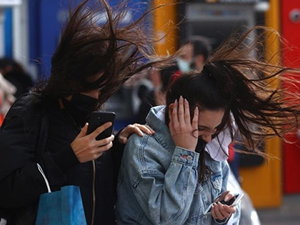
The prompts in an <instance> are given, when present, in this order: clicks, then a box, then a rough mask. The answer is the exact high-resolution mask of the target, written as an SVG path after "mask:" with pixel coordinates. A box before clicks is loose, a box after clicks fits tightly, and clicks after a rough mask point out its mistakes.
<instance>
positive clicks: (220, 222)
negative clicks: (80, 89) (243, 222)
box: [214, 218, 229, 224]
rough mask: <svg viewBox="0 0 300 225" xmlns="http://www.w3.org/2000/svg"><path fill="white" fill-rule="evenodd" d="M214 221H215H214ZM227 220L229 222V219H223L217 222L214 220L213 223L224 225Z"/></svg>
mask: <svg viewBox="0 0 300 225" xmlns="http://www.w3.org/2000/svg"><path fill="white" fill-rule="evenodd" d="M214 220H215V219H214ZM228 220H229V218H225V219H223V220H218V219H216V220H215V223H216V224H226V223H227V222H228Z"/></svg>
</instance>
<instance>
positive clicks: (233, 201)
mask: <svg viewBox="0 0 300 225" xmlns="http://www.w3.org/2000/svg"><path fill="white" fill-rule="evenodd" d="M243 196H244V194H243V193H239V194H236V195H234V196H233V197H232V198H231V199H229V200H228V201H224V200H220V201H219V202H220V203H222V204H224V205H229V206H231V207H234V206H237V205H238V204H239V203H240V201H241V199H242V197H243ZM218 200H219V199H218V198H217V199H216V200H215V201H214V202H218ZM212 206H213V203H212V204H210V205H209V206H208V207H207V209H206V210H205V211H204V215H207V214H209V213H210V211H211V207H212Z"/></svg>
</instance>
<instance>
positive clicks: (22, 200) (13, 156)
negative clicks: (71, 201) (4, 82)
mask: <svg viewBox="0 0 300 225" xmlns="http://www.w3.org/2000/svg"><path fill="white" fill-rule="evenodd" d="M21 116H22V115H20V116H17V115H16V114H14V115H7V119H6V121H5V126H4V127H3V128H2V129H1V131H0V207H3V208H15V207H23V206H26V205H29V204H31V203H33V202H35V201H37V200H38V198H39V196H40V195H41V194H42V193H45V192H47V189H46V185H45V182H44V179H43V178H42V175H41V174H40V173H39V171H38V169H37V166H36V162H35V145H36V141H37V138H38V133H39V127H40V123H39V122H38V121H40V120H36V121H35V123H32V125H31V126H34V127H33V128H32V129H30V131H28V129H26V128H25V127H26V126H25V125H24V119H23V118H22V117H21ZM41 157H42V158H43V162H44V163H45V164H53V163H54V160H53V159H50V158H51V156H50V155H49V154H47V153H42V156H41ZM47 158H49V160H47ZM47 168H55V166H53V165H47ZM48 174H49V177H53V176H55V177H56V179H55V181H56V184H55V185H58V184H62V183H63V182H64V180H65V175H64V174H63V173H62V172H61V171H60V170H58V169H56V170H55V169H54V170H51V171H47V176H48Z"/></svg>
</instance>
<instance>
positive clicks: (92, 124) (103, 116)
mask: <svg viewBox="0 0 300 225" xmlns="http://www.w3.org/2000/svg"><path fill="white" fill-rule="evenodd" d="M115 118H116V114H115V113H114V112H109V111H94V112H92V113H91V116H90V118H89V120H88V123H89V126H88V131H87V134H90V133H92V132H93V131H94V130H96V129H97V128H98V127H99V126H101V125H103V124H105V123H106V122H111V123H112V125H111V126H110V127H109V128H107V129H106V130H104V131H103V132H102V133H101V134H99V135H98V136H97V137H96V140H102V139H104V138H108V137H110V136H111V134H112V132H113V127H114V121H115Z"/></svg>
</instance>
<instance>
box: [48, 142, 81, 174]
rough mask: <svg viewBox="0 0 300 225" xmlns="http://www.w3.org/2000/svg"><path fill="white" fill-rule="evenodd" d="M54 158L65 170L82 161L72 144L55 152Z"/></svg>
mask: <svg viewBox="0 0 300 225" xmlns="http://www.w3.org/2000/svg"><path fill="white" fill-rule="evenodd" d="M52 158H53V160H54V162H55V163H56V164H57V166H58V167H59V168H60V169H61V170H62V171H63V172H67V171H68V170H69V169H70V168H71V167H73V166H74V165H76V164H79V163H80V162H79V161H78V159H77V157H76V155H75V153H74V151H73V149H72V148H71V146H69V147H67V148H65V149H63V150H62V151H60V152H58V153H55V154H53V155H52Z"/></svg>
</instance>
